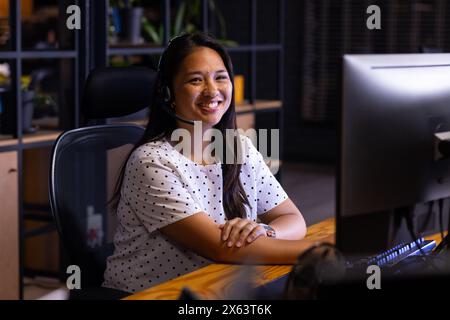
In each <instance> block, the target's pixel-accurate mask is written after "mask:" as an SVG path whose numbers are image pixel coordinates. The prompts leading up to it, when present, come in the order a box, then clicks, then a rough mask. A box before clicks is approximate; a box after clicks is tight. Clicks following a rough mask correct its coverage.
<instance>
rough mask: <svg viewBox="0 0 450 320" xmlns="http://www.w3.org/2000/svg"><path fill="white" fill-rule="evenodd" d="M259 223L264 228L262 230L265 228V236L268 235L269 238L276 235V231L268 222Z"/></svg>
mask: <svg viewBox="0 0 450 320" xmlns="http://www.w3.org/2000/svg"><path fill="white" fill-rule="evenodd" d="M259 225H260V226H262V227H263V228H264V230H266V236H267V237H269V238H276V237H277V233H276V231H275V229H274V228H272V227H271V226H269V225H268V224H265V223H260V224H259Z"/></svg>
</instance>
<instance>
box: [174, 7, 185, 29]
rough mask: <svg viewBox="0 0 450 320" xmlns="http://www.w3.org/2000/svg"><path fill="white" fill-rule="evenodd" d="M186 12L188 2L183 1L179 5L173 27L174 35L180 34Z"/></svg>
mask: <svg viewBox="0 0 450 320" xmlns="http://www.w3.org/2000/svg"><path fill="white" fill-rule="evenodd" d="M185 12H186V2H184V1H183V2H181V3H180V6H179V7H178V11H177V15H176V17H175V25H174V29H173V33H174V35H175V36H176V35H179V34H180V33H181V26H182V24H183V20H184V15H185Z"/></svg>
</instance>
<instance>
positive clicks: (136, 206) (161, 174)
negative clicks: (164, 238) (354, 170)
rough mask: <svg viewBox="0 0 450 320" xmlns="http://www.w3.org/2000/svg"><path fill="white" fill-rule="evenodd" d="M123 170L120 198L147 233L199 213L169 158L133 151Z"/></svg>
mask: <svg viewBox="0 0 450 320" xmlns="http://www.w3.org/2000/svg"><path fill="white" fill-rule="evenodd" d="M138 150H139V149H137V151H138ZM135 153H136V152H135ZM126 170H127V172H126V175H125V179H126V181H124V182H125V183H124V188H123V189H122V197H123V198H124V199H125V200H126V201H127V202H128V204H129V205H130V207H131V208H132V209H133V210H134V211H135V213H136V216H137V217H138V219H139V220H141V222H142V224H143V225H144V226H145V228H146V229H147V230H148V232H153V231H155V230H157V229H159V228H162V227H164V226H167V225H169V224H171V223H174V222H176V221H179V220H181V219H183V218H186V217H188V216H190V215H192V214H194V213H197V212H200V211H201V209H200V207H199V206H198V205H197V203H196V202H195V200H194V198H193V197H192V195H191V194H190V192H189V190H188V189H187V185H186V184H185V183H184V182H183V181H182V179H181V177H180V176H179V175H178V173H177V171H176V170H175V165H174V164H172V163H171V162H170V160H169V159H165V158H163V157H159V156H154V155H152V154H145V155H144V156H142V155H139V152H137V154H136V155H132V157H130V163H129V165H128V166H127V169H126Z"/></svg>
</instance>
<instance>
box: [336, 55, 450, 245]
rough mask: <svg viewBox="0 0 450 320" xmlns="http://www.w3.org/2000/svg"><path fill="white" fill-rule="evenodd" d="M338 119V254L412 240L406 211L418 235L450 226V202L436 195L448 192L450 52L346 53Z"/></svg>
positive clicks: (449, 165)
mask: <svg viewBox="0 0 450 320" xmlns="http://www.w3.org/2000/svg"><path fill="white" fill-rule="evenodd" d="M340 122H341V132H340V157H339V164H338V174H337V188H336V192H337V197H336V200H337V201H336V204H337V206H336V214H337V221H336V224H337V225H336V227H337V234H336V241H337V246H338V248H339V249H340V250H341V251H343V252H344V253H364V254H367V253H376V252H379V251H383V250H386V249H388V248H390V247H392V246H393V245H395V244H398V243H400V242H406V241H408V242H410V241H412V240H413V239H412V237H411V236H410V233H409V232H408V230H407V228H406V224H405V219H404V217H405V215H407V214H410V215H412V216H413V221H414V223H413V224H414V226H415V230H414V233H416V234H417V235H425V234H429V233H433V232H438V231H439V229H440V224H443V225H444V226H447V224H448V222H447V219H448V217H447V213H448V212H449V208H450V205H449V201H448V200H442V201H439V200H438V199H446V198H448V197H449V196H450V157H449V155H450V152H449V149H450V148H449V147H448V146H449V145H450V143H449V139H450V54H369V55H345V56H344V57H343V81H342V108H341V119H340ZM436 200H438V201H436ZM442 212H445V215H444V218H443V221H440V218H442V217H440V216H439V214H440V213H441V214H442ZM445 229H447V227H445Z"/></svg>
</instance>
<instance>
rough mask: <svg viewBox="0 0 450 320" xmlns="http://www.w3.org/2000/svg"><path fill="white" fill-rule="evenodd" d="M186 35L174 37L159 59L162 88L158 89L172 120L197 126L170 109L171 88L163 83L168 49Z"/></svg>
mask: <svg viewBox="0 0 450 320" xmlns="http://www.w3.org/2000/svg"><path fill="white" fill-rule="evenodd" d="M183 36H185V35H179V36H176V37H173V38H172V39H170V41H169V43H168V44H167V48H166V50H164V52H163V53H162V54H161V57H160V58H159V62H158V70H157V72H158V75H160V82H161V83H159V84H158V85H159V86H160V87H159V88H158V90H159V91H160V94H161V95H162V96H163V103H162V108H163V110H164V111H165V112H167V114H168V115H169V116H171V117H172V118H174V119H175V120H179V121H181V122H184V123H187V124H190V125H192V126H193V125H195V122H194V121H193V120H188V119H184V118H182V117H180V116H179V115H177V114H176V113H175V110H174V109H173V108H171V107H170V101H171V100H172V95H171V93H170V88H169V86H168V84H166V83H163V81H162V77H161V65H162V64H163V63H164V64H165V59H166V58H165V52H166V51H167V49H168V48H169V47H170V45H171V44H172V43H173V41H174V40H175V39H177V38H180V37H183Z"/></svg>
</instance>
